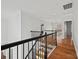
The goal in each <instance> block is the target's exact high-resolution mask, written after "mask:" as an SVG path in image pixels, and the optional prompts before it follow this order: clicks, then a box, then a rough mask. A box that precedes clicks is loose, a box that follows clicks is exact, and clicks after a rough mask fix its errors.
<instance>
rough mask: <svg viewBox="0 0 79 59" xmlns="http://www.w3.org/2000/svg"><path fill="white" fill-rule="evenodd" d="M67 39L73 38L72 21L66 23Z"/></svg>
mask: <svg viewBox="0 0 79 59" xmlns="http://www.w3.org/2000/svg"><path fill="white" fill-rule="evenodd" d="M64 25H65V38H69V37H72V21H65V22H64Z"/></svg>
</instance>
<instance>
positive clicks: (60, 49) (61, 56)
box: [48, 38, 77, 59]
mask: <svg viewBox="0 0 79 59" xmlns="http://www.w3.org/2000/svg"><path fill="white" fill-rule="evenodd" d="M57 45H58V46H57V48H56V49H55V50H54V51H53V52H52V53H51V55H50V56H49V57H48V59H77V55H76V52H75V48H74V45H73V41H72V40H71V38H65V39H62V40H61V41H60V40H59V41H57Z"/></svg>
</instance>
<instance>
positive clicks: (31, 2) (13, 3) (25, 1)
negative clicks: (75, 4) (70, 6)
mask: <svg viewBox="0 0 79 59" xmlns="http://www.w3.org/2000/svg"><path fill="white" fill-rule="evenodd" d="M70 2H72V0H2V1H1V3H2V4H1V8H2V11H3V12H7V11H16V10H21V11H25V12H26V13H30V14H32V15H34V16H35V17H38V18H40V19H42V20H49V21H50V20H58V19H61V18H62V17H63V15H64V14H66V13H69V12H70V11H67V12H66V11H64V9H63V5H64V4H67V3H70ZM70 13H71V12H70ZM70 13H69V14H70Z"/></svg>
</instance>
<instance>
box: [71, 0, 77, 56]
mask: <svg viewBox="0 0 79 59" xmlns="http://www.w3.org/2000/svg"><path fill="white" fill-rule="evenodd" d="M72 39H73V42H74V45H75V50H76V53H77V56H78V0H73V38H72Z"/></svg>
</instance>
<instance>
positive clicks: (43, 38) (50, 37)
mask: <svg viewBox="0 0 79 59" xmlns="http://www.w3.org/2000/svg"><path fill="white" fill-rule="evenodd" d="M56 34H57V33H56V32H55V33H50V34H47V33H45V35H40V36H37V37H32V38H29V39H25V40H22V41H17V42H13V43H8V44H5V45H1V51H2V52H1V59H6V57H7V54H8V57H9V58H8V59H11V58H13V57H12V56H11V53H12V52H11V49H12V48H13V47H16V48H15V49H16V51H15V52H16V54H14V55H16V56H17V57H15V58H16V59H19V58H18V57H19V56H20V55H19V46H22V48H21V49H22V50H21V51H23V53H22V55H23V56H22V57H23V59H27V58H28V59H47V58H48V57H49V56H50V54H51V53H52V52H53V51H54V49H55V48H56V46H57V38H56V37H57V35H56ZM26 43H27V49H28V50H27V54H26V55H25V56H24V54H25V53H26V51H25V49H26V48H25V45H24V44H26ZM29 48H30V49H29ZM6 49H7V50H8V53H7V54H6V55H4V54H3V50H5V51H7V50H6Z"/></svg>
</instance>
